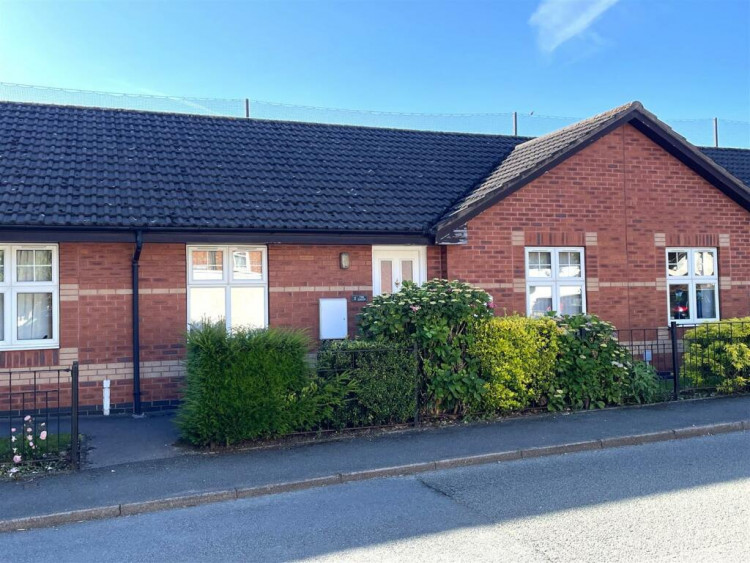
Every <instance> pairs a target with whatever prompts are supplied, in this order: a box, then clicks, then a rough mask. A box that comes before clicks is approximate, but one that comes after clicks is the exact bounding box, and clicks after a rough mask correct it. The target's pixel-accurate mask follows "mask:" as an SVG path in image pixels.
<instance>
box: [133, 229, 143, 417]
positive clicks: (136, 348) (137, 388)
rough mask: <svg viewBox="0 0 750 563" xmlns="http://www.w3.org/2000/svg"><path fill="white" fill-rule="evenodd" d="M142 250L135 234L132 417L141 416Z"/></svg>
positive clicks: (138, 233) (137, 235) (140, 235)
mask: <svg viewBox="0 0 750 563" xmlns="http://www.w3.org/2000/svg"><path fill="white" fill-rule="evenodd" d="M141 250H143V232H142V231H136V232H135V250H134V251H133V261H132V273H133V415H134V416H140V415H141V334H140V314H139V312H138V301H139V299H138V293H139V289H138V266H139V264H138V260H140V258H141Z"/></svg>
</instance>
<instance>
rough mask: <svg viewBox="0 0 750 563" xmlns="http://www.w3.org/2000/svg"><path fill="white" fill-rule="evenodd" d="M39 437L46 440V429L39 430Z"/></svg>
mask: <svg viewBox="0 0 750 563" xmlns="http://www.w3.org/2000/svg"><path fill="white" fill-rule="evenodd" d="M39 439H40V440H46V439H47V431H46V430H42V431H41V433H40V434H39Z"/></svg>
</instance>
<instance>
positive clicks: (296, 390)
mask: <svg viewBox="0 0 750 563" xmlns="http://www.w3.org/2000/svg"><path fill="white" fill-rule="evenodd" d="M308 349H309V341H308V338H307V337H306V336H305V335H304V334H302V333H300V332H293V331H287V330H279V329H268V330H236V331H233V332H231V333H230V332H227V330H226V328H225V327H224V324H223V323H217V324H210V323H207V324H204V325H203V326H201V327H198V328H193V329H192V330H190V332H189V333H188V336H187V377H186V390H185V397H184V400H183V403H182V405H181V407H180V411H179V413H178V418H177V422H178V426H179V428H180V431H181V434H182V436H183V438H185V439H186V440H188V441H189V442H191V443H193V444H195V445H214V444H224V445H230V444H233V443H237V442H240V441H243V440H252V439H256V438H267V437H273V436H280V435H283V434H287V433H289V432H293V431H297V430H302V429H309V428H312V427H314V426H315V425H316V424H318V422H319V421H320V419H321V418H322V417H325V416H327V415H330V414H331V413H332V411H333V410H334V409H335V407H336V405H337V404H338V396H337V394H339V393H340V386H338V385H335V384H332V383H322V384H321V383H320V382H317V381H316V380H315V378H314V377H313V372H312V370H311V368H310V367H309V366H308V364H307V361H306V355H307V351H308Z"/></svg>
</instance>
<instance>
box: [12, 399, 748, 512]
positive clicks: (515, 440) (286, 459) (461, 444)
mask: <svg viewBox="0 0 750 563" xmlns="http://www.w3.org/2000/svg"><path fill="white" fill-rule="evenodd" d="M749 418H750V397H748V396H745V397H735V398H726V399H715V400H706V401H692V402H679V403H665V404H659V405H654V406H649V407H644V408H628V409H612V410H605V411H590V412H583V413H575V414H559V415H547V416H537V417H528V418H518V419H509V420H505V421H502V422H498V423H492V424H473V425H457V426H451V427H446V428H440V429H428V430H421V431H408V432H401V433H389V434H380V435H377V436H373V437H369V438H367V437H359V438H353V439H347V440H341V441H335V442H328V443H320V444H314V445H308V446H298V447H291V448H276V449H266V450H255V451H248V452H242V453H234V454H224V455H210V454H205V455H190V456H181V457H173V458H167V459H158V460H151V461H143V462H138V463H128V464H122V465H115V466H110V467H99V468H97V469H91V470H86V471H81V472H79V473H73V474H66V475H57V476H49V477H46V478H43V479H38V480H35V481H32V482H26V483H24V482H3V483H0V498H1V499H2V502H0V520H7V519H12V518H20V517H26V516H34V515H40V514H51V513H56V512H64V511H70V510H77V509H84V508H90V507H100V506H111V505H117V504H122V503H131V502H139V501H149V500H154V499H162V498H168V497H174V496H179V495H186V494H192V493H196V492H208V491H218V490H226V489H232V488H243V487H255V486H262V485H268V484H273V483H283V482H289V481H296V480H303V479H310V478H315V477H321V476H327V475H335V474H338V473H347V472H356V471H363V470H369V469H375V468H383V467H392V466H396V465H404V464H411V463H420V462H427V461H433V460H440V459H447V458H456V457H460V456H470V455H480V454H487V453H494V452H507V451H512V450H519V449H525V448H534V447H540V446H552V445H559V444H567V443H573V442H582V441H587V440H600V439H606V438H612V437H618V436H629V435H634V434H644V433H649V432H658V431H662V430H668V429H674V428H685V427H690V426H702V425H708V424H716V423H725V422H735V421H740V420H746V419H749Z"/></svg>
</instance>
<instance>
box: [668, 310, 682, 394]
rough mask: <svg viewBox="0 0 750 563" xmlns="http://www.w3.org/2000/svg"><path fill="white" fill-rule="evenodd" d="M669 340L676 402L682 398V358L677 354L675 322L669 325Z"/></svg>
mask: <svg viewBox="0 0 750 563" xmlns="http://www.w3.org/2000/svg"><path fill="white" fill-rule="evenodd" d="M669 338H670V340H671V341H672V373H673V381H674V391H673V393H674V396H673V398H674V400H675V401H676V400H677V399H678V398H679V396H680V365H679V364H680V358H679V354H678V352H677V323H676V322H675V321H672V323H671V324H670V325H669Z"/></svg>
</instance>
